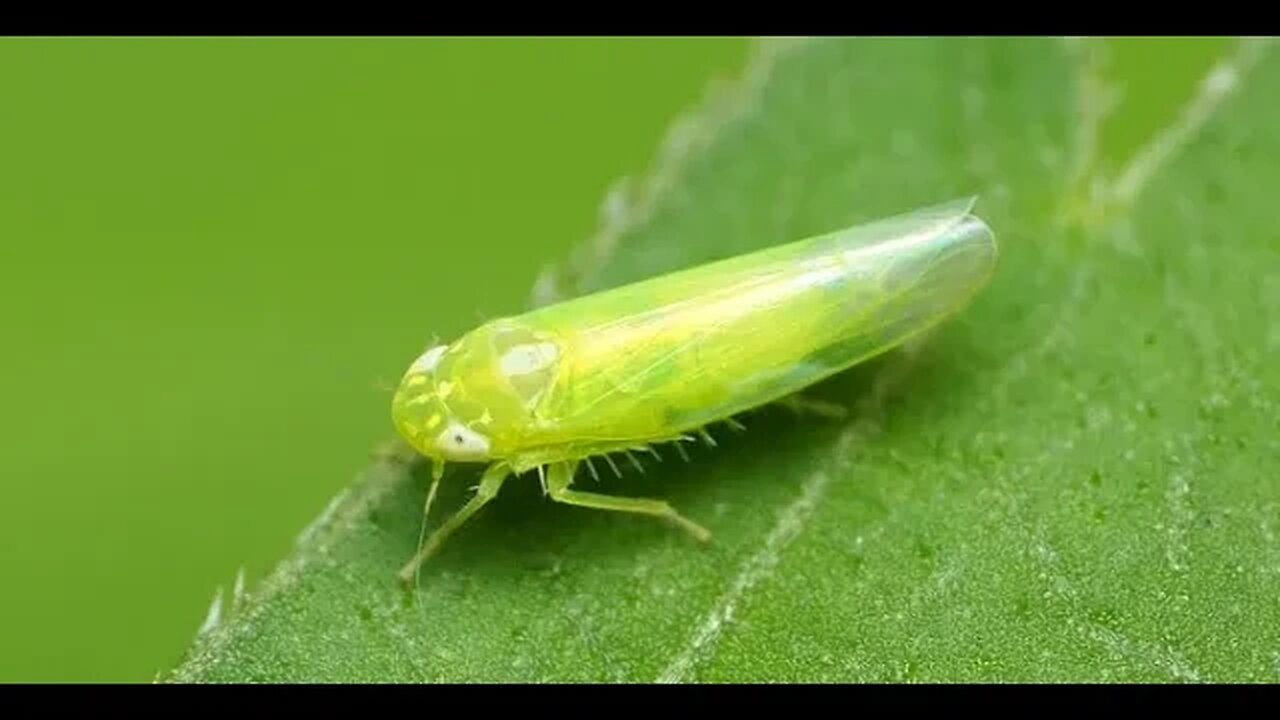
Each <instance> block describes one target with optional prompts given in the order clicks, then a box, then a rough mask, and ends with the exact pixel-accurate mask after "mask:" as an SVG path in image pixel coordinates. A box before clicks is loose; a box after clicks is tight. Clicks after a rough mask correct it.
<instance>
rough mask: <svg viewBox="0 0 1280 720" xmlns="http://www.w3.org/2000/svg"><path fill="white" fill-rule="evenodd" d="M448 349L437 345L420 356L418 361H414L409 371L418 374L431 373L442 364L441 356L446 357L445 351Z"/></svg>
mask: <svg viewBox="0 0 1280 720" xmlns="http://www.w3.org/2000/svg"><path fill="white" fill-rule="evenodd" d="M446 349H447V348H446V346H444V345H437V346H435V347H433V348H431V349H430V350H428V351H426V352H424V353H422V354H421V355H419V356H418V359H417V360H414V361H413V365H412V366H410V368H409V369H410V370H415V371H417V372H431V371H432V370H435V369H436V365H438V364H439V363H440V356H441V355H444V351H445V350H446Z"/></svg>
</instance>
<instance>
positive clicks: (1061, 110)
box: [165, 39, 1280, 682]
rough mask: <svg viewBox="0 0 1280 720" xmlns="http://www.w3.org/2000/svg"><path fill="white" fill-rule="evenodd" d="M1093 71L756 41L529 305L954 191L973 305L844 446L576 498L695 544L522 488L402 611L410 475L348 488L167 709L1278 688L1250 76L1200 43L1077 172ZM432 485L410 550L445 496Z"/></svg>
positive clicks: (1093, 132)
mask: <svg viewBox="0 0 1280 720" xmlns="http://www.w3.org/2000/svg"><path fill="white" fill-rule="evenodd" d="M1097 52H1098V49H1097V46H1094V45H1090V44H1071V43H1065V42H1059V41H1051V40H1038V39H997V40H968V39H945V40H924V39H921V40H902V39H893V40H889V39H877V40H856V41H850V40H817V41H789V42H785V43H782V42H778V43H770V44H766V45H762V51H761V53H760V54H759V55H758V57H757V58H756V62H755V63H754V64H753V66H752V67H751V68H750V69H749V71H748V72H747V73H746V76H745V77H744V78H743V80H742V81H741V83H739V84H738V85H736V86H735V87H733V88H731V89H729V90H728V91H727V92H725V93H723V94H721V95H719V96H716V97H715V98H714V99H713V100H711V101H709V103H708V106H707V107H705V108H702V109H701V110H700V111H699V112H698V113H696V114H694V115H692V116H691V117H690V118H689V119H687V121H686V122H683V123H681V124H679V125H677V126H676V127H675V128H674V129H673V132H672V134H671V137H670V138H669V142H668V143H667V145H666V146H665V147H664V148H663V152H662V155H661V157H660V158H659V160H658V162H657V164H656V167H655V169H654V171H653V173H652V174H651V175H649V176H648V177H647V178H646V179H645V180H644V181H643V182H642V183H640V184H638V185H636V186H633V188H632V190H633V192H631V193H630V194H626V195H621V194H620V195H618V196H617V197H615V198H613V202H612V204H611V205H609V206H608V208H609V209H610V212H608V213H606V222H605V225H604V227H603V228H602V229H601V232H600V234H599V235H598V236H597V237H596V238H594V239H593V240H592V242H591V243H589V244H588V245H586V246H585V247H584V248H583V249H582V251H581V253H580V254H578V255H577V256H575V257H574V258H572V260H571V261H570V262H568V263H567V264H566V265H565V266H563V267H561V268H559V272H558V273H556V274H555V275H548V277H547V282H545V283H543V284H541V285H540V286H539V288H538V299H539V300H538V301H539V302H547V301H550V300H554V299H556V298H559V297H566V296H571V295H576V294H579V293H583V292H590V291H592V290H596V289H600V288H604V287H609V286H613V285H617V284H619V283H623V282H628V281H631V280H636V279H641V278H645V277H649V276H652V275H655V274H658V273H663V272H667V271H670V270H673V269H677V268H680V267H686V266H689V265H693V264H697V263H702V262H706V261H710V260H713V259H717V258H721V257H726V256H730V255H734V254H737V253H741V252H745V251H749V250H752V249H755V248H759V247H764V246H767V245H771V244H775V243H780V242H786V241H788V240H792V239H796V238H799V237H802V236H805V235H809V234H812V233H816V232H822V231H825V230H829V229H833V228H836V227H840V226H843V225H847V224H851V223H853V222H858V221H860V220H869V219H873V218H876V217H880V216H884V215H888V214H893V213H897V212H902V211H906V210H910V209H913V208H916V207H920V206H923V205H928V204H934V203H937V202H939V201H942V200H947V199H952V198H955V197H960V196H965V195H969V194H975V193H976V194H978V195H979V196H980V201H979V204H978V206H977V208H976V212H977V213H978V214H979V215H980V216H981V217H983V219H985V220H986V221H987V222H988V223H989V224H990V225H991V226H992V227H993V229H994V230H995V232H996V233H997V237H998V239H999V241H1000V243H1001V262H1000V266H999V268H998V270H997V273H996V276H995V278H994V279H993V282H992V284H991V285H990V286H989V287H988V288H987V290H986V291H985V292H984V293H983V294H982V295H981V296H980V297H979V298H978V299H977V301H976V302H975V303H974V304H973V305H972V306H971V307H970V308H969V309H968V310H967V311H966V312H965V313H963V314H962V315H961V316H959V317H957V318H956V319H955V320H954V321H953V322H950V323H948V324H946V325H945V326H943V327H941V328H939V329H938V330H937V331H935V332H933V333H932V334H930V335H929V336H928V338H927V339H926V340H925V341H924V342H922V343H917V344H914V345H912V346H910V347H907V348H903V349H902V350H901V351H898V352H894V353H892V354H889V355H887V356H884V357H882V358H880V359H878V360H876V361H873V362H871V363H868V364H866V365H864V366H861V367H858V368H855V369H854V370H852V371H850V372H849V373H846V374H844V375H841V376H840V377H837V378H835V379H833V380H831V381H829V382H826V383H823V384H822V385H821V386H819V387H817V388H815V389H814V391H813V395H814V396H816V397H820V398H822V399H824V400H830V401H837V402H841V403H844V404H845V405H847V406H849V407H850V408H853V410H854V412H853V413H852V415H851V417H850V418H849V419H848V420H847V421H842V422H837V421H832V420H828V419H823V418H817V417H812V416H796V415H795V414H792V413H790V412H789V411H787V410H785V409H782V408H774V407H771V408H766V409H763V410H761V411H759V412H756V413H752V414H749V415H747V416H745V417H743V418H740V419H741V420H742V421H743V422H744V424H745V425H746V430H745V431H744V432H735V431H732V430H729V429H727V428H724V427H719V426H718V427H716V428H713V429H712V431H713V433H714V434H715V437H716V439H717V440H718V441H719V446H718V447H715V448H709V447H699V448H698V449H696V450H695V451H693V452H692V454H691V462H688V463H684V462H682V461H681V460H680V459H679V457H678V456H676V455H675V454H674V453H667V455H666V456H665V457H664V462H662V463H660V464H659V463H656V462H655V461H652V460H648V461H646V463H645V465H646V472H645V473H644V474H643V475H641V474H638V473H636V472H634V471H626V472H625V474H624V477H622V478H620V479H619V478H614V477H611V476H605V477H604V478H603V480H602V481H601V486H602V487H601V488H599V489H600V490H602V491H604V492H609V493H613V494H619V495H633V496H650V497H653V496H658V497H664V498H666V499H668V500H670V501H671V502H672V503H673V504H674V505H675V506H676V507H677V508H678V509H679V510H680V511H681V512H682V513H684V514H686V515H687V516H689V517H691V518H694V519H696V520H698V521H699V522H700V523H702V524H704V525H705V526H707V527H708V528H709V529H710V530H711V531H712V533H713V534H714V539H713V543H712V544H711V545H710V546H709V547H699V546H697V545H695V544H693V543H691V542H690V540H689V538H688V537H687V536H685V535H683V534H681V533H680V532H678V531H673V530H672V529H671V528H669V527H667V526H665V525H662V524H661V523H656V522H652V521H649V520H647V519H644V518H635V517H620V516H618V515H617V514H613V513H605V512H597V511H589V510H584V509H580V508H573V507H566V506H561V505H557V504H555V503H551V502H549V501H547V500H545V499H544V498H543V497H542V496H541V491H540V489H539V487H538V483H537V481H536V479H534V478H533V477H532V476H530V477H526V478H524V479H522V480H516V481H508V483H507V485H506V486H505V487H504V489H503V492H502V494H501V495H500V496H499V499H498V500H497V501H495V502H494V503H491V504H490V506H489V507H488V508H486V510H485V511H484V512H483V513H482V514H481V515H480V516H479V517H478V518H477V519H475V520H473V521H472V522H471V523H470V524H468V525H467V526H466V527H465V528H464V530H463V531H462V532H460V533H459V534H458V535H456V536H455V537H454V538H453V539H452V540H450V542H449V543H448V544H447V545H446V546H445V549H444V550H443V551H442V553H441V554H440V555H439V556H437V557H436V558H434V559H433V560H432V561H431V562H429V563H428V564H427V565H426V566H424V569H423V572H422V577H421V583H420V585H419V586H418V588H416V590H415V591H413V592H409V591H406V590H404V589H403V588H402V587H401V586H400V585H399V584H398V582H397V581H396V578H395V572H396V569H397V568H398V567H399V565H400V564H401V563H402V562H403V561H404V560H405V559H407V558H408V557H409V556H410V555H411V554H412V553H413V551H414V549H415V547H416V544H417V542H418V538H419V532H420V530H421V508H422V501H423V498H424V493H425V491H426V485H427V479H428V472H427V469H426V468H425V467H421V466H412V465H403V464H399V463H396V462H393V461H380V462H377V463H375V464H373V465H372V466H371V467H370V468H369V469H368V470H367V472H366V473H365V474H364V475H363V476H362V477H361V478H360V480H359V481H358V482H357V483H356V484H355V485H354V486H353V487H352V489H351V490H350V491H349V492H348V493H347V494H345V495H344V496H342V497H340V498H337V499H335V503H334V505H333V506H332V508H331V512H329V513H327V514H326V516H325V517H323V518H321V519H320V520H319V521H318V522H317V523H316V525H314V526H313V527H312V528H310V529H309V530H308V531H307V532H306V533H304V535H303V536H302V537H301V538H300V540H299V544H298V549H297V552H296V554H295V555H294V556H293V557H291V558H289V559H288V560H287V561H286V562H285V563H284V564H283V565H282V566H281V567H280V569H279V570H278V571H277V572H276V573H275V574H274V575H273V576H272V577H271V578H269V580H268V581H267V582H266V583H265V584H264V585H263V586H262V587H260V588H258V589H256V590H255V591H254V593H253V594H252V595H249V596H247V597H245V598H243V599H242V601H241V602H240V603H239V604H238V605H237V607H236V608H235V609H234V611H233V612H228V613H224V615H225V617H221V618H220V622H218V623H216V624H214V625H213V627H212V628H211V629H209V630H208V631H207V632H204V633H203V634H201V635H200V637H199V638H198V639H197V640H196V643H195V645H194V646H193V648H192V649H191V652H190V654H189V656H188V657H187V658H185V659H184V660H183V662H182V663H181V664H180V665H179V666H178V667H177V668H176V669H175V670H174V672H173V673H172V674H171V675H169V676H167V677H166V678H165V679H166V680H173V681H186V682H192V681H194V682H215V681H410V682H412V681H428V682H436V681H638V682H648V681H653V680H662V681H677V682H679V681H759V680H794V681H823V680H835V681H859V680H871V681H879V680H922V681H973V680H978V681H983V680H996V681H1011V680H1014V681H1018V680H1028V681H1041V680H1048V681H1157V682H1164V681H1275V680H1277V679H1280V605H1278V604H1277V602H1276V598H1277V597H1280V542H1277V536H1280V472H1278V471H1280V462H1278V460H1280V440H1278V439H1277V438H1280V390H1278V388H1280V370H1277V365H1276V363H1275V362H1274V358H1276V357H1277V356H1280V355H1278V353H1277V351H1280V231H1278V230H1277V229H1276V228H1277V224H1276V222H1275V219H1274V218H1275V213H1276V209H1275V208H1276V203H1275V201H1274V200H1273V198H1272V195H1273V194H1274V190H1273V188H1274V187H1275V186H1276V181H1277V180H1280V177H1278V175H1280V170H1277V168H1280V133H1278V132H1277V130H1276V128H1280V100H1277V98H1276V96H1275V93H1274V92H1269V91H1268V89H1269V88H1274V87H1277V86H1280V60H1278V59H1277V58H1276V56H1275V55H1274V53H1268V52H1267V46H1266V44H1265V43H1264V42H1262V41H1245V42H1243V43H1240V44H1238V45H1237V44H1229V45H1227V46H1226V49H1225V51H1224V52H1223V53H1222V54H1221V57H1220V58H1218V61H1217V65H1215V69H1214V70H1213V71H1212V72H1210V74H1209V75H1208V76H1207V78H1206V80H1205V82H1204V83H1202V84H1200V85H1193V84H1187V85H1186V92H1185V93H1184V94H1183V95H1182V96H1181V97H1179V98H1178V101H1179V102H1178V103H1177V104H1175V105H1171V106H1170V108H1169V112H1167V113H1166V114H1165V115H1164V116H1163V123H1162V124H1160V125H1156V126H1153V127H1155V128H1156V129H1155V131H1154V132H1146V133H1144V134H1142V136H1141V137H1138V138H1136V141H1135V142H1114V141H1108V142H1102V141H1100V138H1099V131H1100V129H1102V128H1104V119H1106V118H1108V117H1110V118H1111V119H1110V120H1108V122H1112V121H1114V117H1115V116H1114V115H1111V116H1108V115H1107V113H1106V103H1105V102H1103V101H1102V98H1103V94H1101V93H1100V92H1099V88H1100V87H1102V86H1100V85H1099V84H1098V82H1097V81H1099V80H1104V79H1106V78H1105V70H1100V69H1099V66H1097V65H1096V64H1095V63H1093V62H1092V59H1095V58H1096V57H1097V55H1096V53H1097ZM1117 132H1119V131H1117ZM1122 134H1123V133H1121V135H1122ZM1103 139H1104V140H1105V139H1106V138H1103ZM410 359H411V358H406V362H408V361H409V360H410ZM620 469H624V470H625V468H621V467H620ZM451 473H453V474H452V475H451V477H450V480H449V483H448V487H446V488H445V489H444V490H443V491H442V494H441V496H440V497H439V498H437V505H436V506H435V507H434V508H433V518H436V519H438V518H439V517H442V516H443V514H444V513H446V512H449V511H451V510H453V509H456V508H457V507H458V506H459V504H460V503H461V502H463V501H464V500H465V496H466V495H467V494H468V492H469V489H468V486H469V485H471V484H473V483H474V480H475V478H477V477H478V471H471V470H468V471H467V472H458V470H457V468H456V467H453V468H452V469H451ZM580 482H584V483H591V482H593V481H591V480H590V479H589V478H588V479H587V480H580ZM593 489H596V488H593Z"/></svg>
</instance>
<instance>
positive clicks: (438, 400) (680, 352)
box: [392, 201, 997, 574]
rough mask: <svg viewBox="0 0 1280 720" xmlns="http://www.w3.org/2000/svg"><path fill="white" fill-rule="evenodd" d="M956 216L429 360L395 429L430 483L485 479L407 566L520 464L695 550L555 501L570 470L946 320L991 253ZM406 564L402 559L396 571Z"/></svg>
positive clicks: (801, 247)
mask: <svg viewBox="0 0 1280 720" xmlns="http://www.w3.org/2000/svg"><path fill="white" fill-rule="evenodd" d="M971 205H972V202H971V201H964V202H959V203H950V204H946V205H940V206H936V207H932V208H927V209H924V210H919V211H916V212H913V213H908V214H905V215H900V216H896V217H891V218H887V219H884V220H880V221H877V222H874V223H869V224H865V225H859V226H855V227H852V228H848V229H844V230H840V231H836V232H832V233H828V234H824V235H820V236H816V237H812V238H808V239H804V240H800V241H797V242H792V243H790V244H786V245H781V246H776V247H772V248H767V249H764V250H761V251H757V252H754V253H750V254H746V255H742V256H738V257H734V258H729V259H726V260H721V261H718V262H713V263H710V264H707V265H703V266H700V267H695V268H691V269H687V270H683V271H679V272H675V273H672V274H669V275H665V276H661V277H657V278H653V279H649V280H645V281H642V282H638V283H634V284H631V285H626V286H623V287H619V288H614V289H610V290H606V291H602V292H599V293H595V294H593V295H588V296H584V297H580V298H576V299H572V300H569V301H566V302H563V303H560V304H556V305H551V306H548V307H544V308H540V309H536V310H533V311H531V312H528V313H526V314H523V315H519V316H516V317H506V318H500V319H497V320H494V321H491V322H489V323H486V324H484V325H482V326H480V327H478V328H476V329H475V330H473V331H471V332H470V333H468V334H466V335H464V336H462V337H461V338H459V339H458V340H457V341H455V342H453V343H451V344H449V345H447V346H437V347H434V348H431V349H428V351H427V352H426V353H424V354H423V355H422V356H421V357H419V358H418V360H416V361H415V362H414V364H413V365H412V366H411V367H410V369H409V370H408V371H407V372H406V373H405V376H404V377H403V379H402V381H401V385H400V388H399V390H398V391H397V393H396V396H395V398H394V400H393V402H392V415H393V419H394V422H395V425H396V427H397V429H398V430H399V432H400V433H401V435H402V436H403V437H404V438H405V439H406V440H407V441H408V442H409V443H410V444H411V445H412V446H413V447H414V448H415V449H416V450H417V451H418V452H420V453H422V454H423V455H425V456H427V457H429V458H431V459H432V460H433V461H435V464H436V475H435V477H436V479H437V481H438V479H439V477H440V468H442V467H443V464H444V463H446V462H488V463H492V465H491V467H490V471H489V472H488V473H486V475H485V478H484V480H482V482H481V492H480V493H478V495H477V498H476V499H475V500H473V505H469V506H468V508H464V510H463V511H462V512H460V513H459V515H460V516H461V517H455V519H454V520H455V521H456V522H454V523H453V524H451V525H446V527H445V528H442V529H441V531H438V532H437V537H434V538H433V539H432V540H433V542H430V543H428V547H427V549H425V550H424V552H423V553H422V554H420V555H421V556H425V554H426V553H429V552H430V551H432V550H433V549H434V548H435V546H437V545H438V543H439V541H440V540H442V539H443V536H444V535H445V534H447V533H448V532H451V531H452V529H453V528H455V527H456V526H457V524H459V523H460V522H461V521H462V520H464V519H465V518H466V517H467V516H469V515H470V513H471V512H474V510H476V509H478V508H479V506H480V505H481V504H483V502H484V501H486V500H487V499H488V497H492V494H493V493H496V491H497V487H498V486H500V485H501V482H502V480H503V479H504V478H505V477H506V476H507V475H509V474H513V473H514V474H520V473H523V472H526V471H528V470H531V469H535V468H536V469H538V470H539V471H540V473H543V475H542V477H543V478H544V486H545V487H547V489H548V492H549V494H551V495H552V497H553V498H555V499H558V500H562V501H565V502H574V503H575V504H580V505H587V506H591V507H605V508H607V509H616V510H630V511H635V512H647V513H651V514H657V515H663V516H666V517H667V518H669V519H672V520H675V521H677V522H679V523H681V524H684V525H685V526H686V528H687V529H689V530H691V531H692V532H694V534H695V535H697V536H699V537H706V536H709V533H707V532H706V531H705V530H703V529H702V528H700V527H699V526H697V525H694V524H693V523H691V522H689V521H687V520H685V519H683V518H682V517H680V516H679V515H678V514H676V513H675V512H674V510H671V509H670V507H669V506H667V505H666V504H665V503H662V502H660V501H651V500H633V499H629V498H613V497H609V496H601V495H594V494H584V493H577V492H575V491H572V490H569V489H568V488H569V485H570V484H571V483H572V480H573V475H574V473H575V472H576V470H577V467H578V462H579V461H582V460H587V461H588V462H589V461H590V458H591V457H593V456H600V455H607V454H608V453H613V452H624V451H627V450H630V449H646V448H650V447H652V446H653V445H656V444H660V443H666V442H672V441H678V440H680V439H681V438H687V437H689V436H690V434H691V433H696V432H698V431H699V430H701V429H702V428H704V427H705V426H707V425H708V424H711V423H714V422H717V421H723V420H727V419H729V418H732V416H734V415H735V414H738V413H741V412H743V411H746V410H750V409H752V408H755V407H758V406H761V405H764V404H767V403H770V402H774V401H778V400H782V399H784V398H787V397H789V396H792V395H794V394H795V393H797V392H798V391H800V390H803V389H804V388H806V387H808V386H809V385H812V384H813V383H815V382H817V381H819V380H822V379H823V378H826V377H829V376H830V375H832V374H834V373H837V372H840V371H841V370H844V369H846V368H848V367H850V366H852V365H854V364H857V363H858V362H861V361H863V360H866V359H868V358H870V357H873V356H875V355H878V354H880V353H882V352H884V351H886V350H889V349H891V348H893V347H895V346H897V345H899V344H901V343H902V342H903V341H904V340H906V339H908V338H909V337H911V336H913V335H916V334H918V333H920V332H922V331H924V330H926V329H928V328H929V327H932V326H933V325H935V324H937V323H938V322H940V321H941V320H943V319H945V318H946V317H947V316H949V315H951V314H952V313H954V312H956V311H957V310H959V309H961V308H962V307H963V306H964V305H965V304H966V303H967V302H968V301H969V300H970V299H971V298H972V297H973V296H974V294H976V292H977V291H978V290H979V289H980V288H981V287H982V286H983V285H984V284H985V283H986V281H987V280H988V278H989V277H990V275H991V273H992V271H993V269H994V266H995V262H996V257H997V252H996V244H995V240H994V237H993V235H992V233H991V231H990V229H989V228H988V227H987V226H986V225H985V224H984V223H982V221H980V220H978V219H977V218H975V217H973V216H972V215H970V214H969V209H970V207H971ZM544 469H545V470H549V471H550V474H551V480H550V482H548V481H547V480H546V473H545V472H544ZM592 470H593V472H594V467H593V468H592ZM486 482H487V483H488V487H486ZM433 490H434V488H433ZM629 503H630V505H628V504H629ZM645 503H647V505H644V504H645ZM620 505H621V506H620ZM451 522H453V521H451ZM420 559H421V557H420V558H418V560H420ZM412 568H416V562H415V563H411V565H410V566H406V569H405V572H406V574H407V573H408V572H409V571H410V570H411V569H412Z"/></svg>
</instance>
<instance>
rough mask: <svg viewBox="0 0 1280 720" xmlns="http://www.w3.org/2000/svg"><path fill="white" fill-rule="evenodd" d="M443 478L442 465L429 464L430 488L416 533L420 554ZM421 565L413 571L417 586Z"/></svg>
mask: <svg viewBox="0 0 1280 720" xmlns="http://www.w3.org/2000/svg"><path fill="white" fill-rule="evenodd" d="M442 477H444V463H443V462H434V463H432V464H431V488H430V489H429V490H427V501H426V503H425V504H424V505H423V506H422V529H421V530H420V531H419V532H418V552H422V544H423V543H424V542H426V540H427V517H428V516H429V515H430V513H431V502H432V501H433V500H435V499H436V489H437V488H439V487H440V478H442ZM421 567H422V566H421V565H419V566H418V567H415V568H414V569H413V584H414V585H415V586H417V584H418V580H419V573H420V571H421Z"/></svg>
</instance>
